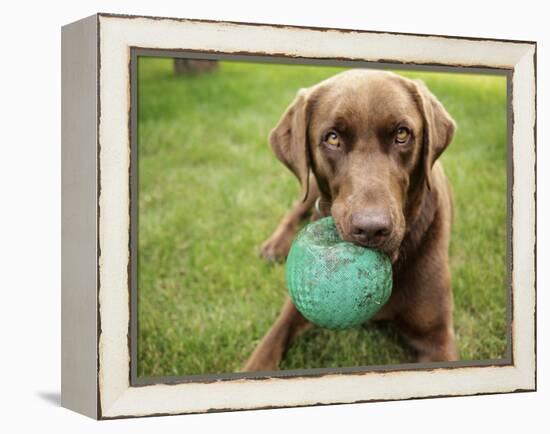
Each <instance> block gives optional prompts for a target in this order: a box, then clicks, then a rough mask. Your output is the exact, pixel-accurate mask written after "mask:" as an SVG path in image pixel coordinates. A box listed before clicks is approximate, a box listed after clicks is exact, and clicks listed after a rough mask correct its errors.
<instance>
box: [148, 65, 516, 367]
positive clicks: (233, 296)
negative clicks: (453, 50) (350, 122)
mask: <svg viewBox="0 0 550 434" xmlns="http://www.w3.org/2000/svg"><path fill="white" fill-rule="evenodd" d="M338 71H340V69H337V68H332V67H311V66H295V65H293V66H284V65H262V64H243V63H230V62H224V63H222V64H221V67H220V69H219V70H218V71H217V72H212V73H206V74H203V75H198V76H186V77H182V76H179V77H176V76H174V74H173V73H172V61H171V60H170V59H158V58H141V59H140V61H139V139H138V140H139V279H138V294H139V301H138V309H139V310H138V312H139V313H138V315H139V316H138V375H139V376H170V375H194V374H216V373H225V372H234V371H238V370H239V369H240V367H241V366H242V365H243V363H244V362H245V360H246V359H247V357H248V355H249V354H250V353H251V352H252V350H253V349H254V347H255V345H256V344H257V343H258V341H259V339H260V338H261V337H262V336H263V334H264V333H265V332H266V331H267V330H268V328H269V326H270V325H271V324H272V322H273V320H274V319H275V318H276V316H277V314H278V311H279V309H280V307H281V305H282V303H283V300H284V298H285V294H286V288H285V283H284V275H283V274H284V273H283V266H282V265H271V264H267V263H266V262H264V261H263V260H261V259H260V258H259V257H258V248H259V246H260V244H261V243H262V241H263V240H264V239H265V238H266V237H267V236H269V235H270V234H271V232H272V231H273V229H274V228H275V226H276V225H277V223H278V221H279V219H280V218H281V217H282V216H283V214H284V213H285V212H286V211H287V209H288V208H289V206H290V205H291V202H292V201H293V200H294V199H295V198H296V197H297V196H298V194H299V189H298V183H297V182H296V180H295V178H294V177H293V176H292V175H291V174H290V172H288V171H287V169H286V168H285V167H284V166H283V165H282V164H280V163H279V162H278V161H277V160H276V158H275V157H274V156H273V155H272V153H271V151H270V150H269V147H268V146H267V142H266V137H267V134H268V132H269V130H270V129H271V128H272V127H273V126H274V125H275V123H276V122H277V120H278V119H279V117H280V115H281V113H282V112H283V110H284V109H285V108H286V106H287V105H288V104H289V102H290V101H291V100H292V99H293V97H294V95H295V93H296V91H297V89H299V88H300V87H305V86H309V85H312V84H314V83H316V82H318V81H319V80H321V79H324V78H326V77H329V76H331V75H333V74H335V73H336V72H338ZM404 74H405V75H407V76H411V77H415V78H422V79H423V80H424V81H425V82H426V84H427V85H428V87H429V88H430V89H431V90H432V91H433V92H434V93H435V94H436V95H437V96H438V97H439V98H440V99H441V101H442V102H443V104H444V105H445V106H446V107H447V109H448V110H449V112H450V113H451V115H452V116H453V117H454V118H455V119H456V121H457V123H458V126H459V128H458V131H457V134H456V137H455V140H454V141H453V143H452V145H451V146H450V147H449V149H448V150H447V151H446V152H445V154H444V155H443V157H442V160H443V162H444V166H445V169H446V172H447V174H448V176H449V178H450V179H451V182H452V184H453V187H454V192H455V202H456V221H455V225H454V227H453V235H452V243H451V262H452V270H453V286H454V294H455V326H456V335H457V342H458V346H459V349H460V354H461V357H462V359H465V360H474V359H475V360H479V359H488V358H501V357H504V355H505V350H506V261H505V255H506V81H505V78H503V77H493V76H486V75H485V76H474V75H458V74H435V73H416V72H415V73H412V72H408V73H404ZM411 361H414V353H413V352H412V351H411V350H410V349H409V348H408V347H407V345H406V344H405V343H404V342H403V341H402V340H401V338H400V337H399V335H398V334H397V333H396V331H395V330H394V329H393V328H392V327H391V326H388V325H386V326H376V325H369V326H368V327H361V328H357V329H352V330H348V331H339V332H333V331H328V330H323V329H319V328H314V329H312V330H310V331H308V332H306V333H305V334H304V335H302V336H301V337H300V338H298V339H297V341H296V342H295V343H294V344H293V345H292V347H291V348H290V350H289V352H288V353H287V356H286V358H285V360H284V362H283V365H282V368H283V369H298V368H319V367H344V366H364V365H372V364H389V363H402V362H411Z"/></svg>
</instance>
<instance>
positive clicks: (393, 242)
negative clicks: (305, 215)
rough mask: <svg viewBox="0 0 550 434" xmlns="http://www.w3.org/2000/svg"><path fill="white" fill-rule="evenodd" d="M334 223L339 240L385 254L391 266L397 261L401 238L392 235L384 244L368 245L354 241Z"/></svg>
mask: <svg viewBox="0 0 550 434" xmlns="http://www.w3.org/2000/svg"><path fill="white" fill-rule="evenodd" d="M334 223H335V225H336V230H337V231H338V235H340V238H341V239H342V240H344V241H348V242H350V243H353V244H355V245H356V246H360V247H364V248H369V249H375V250H378V251H380V252H382V253H385V254H386V255H388V257H389V258H390V261H391V263H392V264H394V263H395V262H397V260H398V259H399V248H400V246H401V237H399V236H396V235H394V234H392V236H390V237H389V238H388V239H387V240H386V241H385V242H384V243H382V244H380V245H372V244H370V243H367V242H361V241H358V240H356V239H354V238H353V237H352V236H351V235H350V234H349V233H348V232H347V231H345V230H344V229H343V228H342V225H341V224H340V223H339V222H338V221H337V220H336V219H334Z"/></svg>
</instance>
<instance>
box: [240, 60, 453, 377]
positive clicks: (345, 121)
mask: <svg viewBox="0 0 550 434" xmlns="http://www.w3.org/2000/svg"><path fill="white" fill-rule="evenodd" d="M454 130H455V122H454V121H453V120H452V119H451V117H450V116H449V114H448V113H447V111H446V110H445V109H444V108H443V106H442V105H441V104H440V103H439V101H438V100H437V99H436V98H435V97H434V95H433V94H432V93H430V91H429V90H428V89H427V88H426V87H425V86H424V85H423V84H422V83H420V82H417V81H413V80H409V79H406V78H404V77H401V76H399V75H396V74H393V73H389V72H381V71H365V70H352V71H347V72H343V73H341V74H338V75H336V76H334V77H332V78H330V79H328V80H325V81H323V82H321V83H319V84H317V85H315V86H313V87H311V88H308V89H302V90H300V91H299V92H298V95H297V97H296V99H295V100H294V102H293V103H292V104H291V105H290V107H289V108H288V109H287V110H286V112H285V113H284V115H283V117H282V118H281V120H280V121H279V123H278V124H277V126H276V127H275V128H274V129H273V131H271V134H270V136H269V142H270V144H271V146H272V148H273V151H274V152H275V155H276V156H277V157H278V158H279V160H281V161H282V162H283V163H284V164H285V165H286V166H287V167H288V168H289V169H290V170H291V171H292V172H293V173H294V174H295V175H296V177H297V178H298V180H299V181H300V184H301V187H302V195H303V197H302V199H301V200H299V201H298V202H297V203H296V204H295V205H294V207H293V209H292V210H291V211H290V213H289V214H288V215H287V216H285V218H284V219H283V220H282V222H281V223H280V224H279V227H278V228H277V229H276V231H275V232H274V234H273V235H272V236H271V237H270V238H269V239H268V240H267V241H266V242H265V243H264V245H263V246H262V255H263V256H264V257H266V258H267V259H276V258H281V257H285V256H286V254H287V253H288V250H289V247H290V243H291V241H292V239H293V237H294V235H295V232H296V230H297V228H298V225H299V223H300V221H301V220H302V219H303V218H305V217H306V216H307V214H308V212H309V211H310V209H311V208H312V207H313V205H314V203H315V202H316V201H317V200H318V202H317V203H318V206H317V209H318V212H316V213H314V218H319V217H321V216H328V215H332V217H333V218H334V221H335V223H336V226H337V228H338V231H339V233H340V236H341V237H342V238H343V239H344V240H348V241H351V242H354V243H356V244H359V245H363V246H368V247H373V248H377V249H379V250H381V251H384V252H386V253H387V254H388V255H389V256H390V258H391V259H392V262H393V293H392V296H391V298H390V300H389V302H388V303H387V304H386V305H385V306H384V307H383V308H382V310H381V311H380V312H379V313H378V314H377V315H376V317H375V319H376V320H379V319H384V320H392V321H393V322H394V323H395V324H396V326H397V327H398V328H399V330H400V331H401V332H402V333H403V335H404V336H405V337H406V338H407V339H408V341H409V342H410V343H411V345H412V346H413V347H414V348H415V349H416V350H417V351H418V355H419V360H420V361H449V360H456V359H457V351H456V349H455V344H454V332H453V297H452V290H451V276H450V270H449V258H448V247H449V236H450V230H451V221H452V197H451V190H450V185H449V183H448V181H447V178H446V177H445V174H444V173H443V169H442V167H441V165H440V164H439V163H438V162H436V160H437V158H438V157H439V156H440V155H441V153H442V152H443V151H444V150H445V148H446V147H447V146H448V145H449V143H450V142H451V139H452V137H453V133H454ZM318 198H319V199H318ZM309 326H310V323H309V322H308V321H307V320H306V319H305V318H304V317H303V316H302V315H301V314H300V313H299V312H298V311H297V310H296V308H295V307H294V306H293V305H292V302H291V301H290V299H287V301H286V303H285V305H284V306H283V310H282V312H281V314H280V316H279V318H278V319H277V320H276V322H275V324H274V325H273V326H272V328H271V329H270V331H269V332H268V333H267V335H266V336H265V337H264V338H263V340H262V341H261V342H260V344H259V345H258V347H257V348H256V350H255V351H254V353H253V354H252V356H251V357H250V359H249V360H248V362H247V363H246V365H245V367H244V370H246V371H269V370H274V369H277V367H278V365H279V362H280V361H281V359H282V357H283V355H284V352H285V350H286V348H287V347H288V345H289V344H290V342H291V340H292V339H293V338H294V337H295V336H296V335H297V334H299V333H300V332H302V331H304V330H305V329H306V328H308V327H309Z"/></svg>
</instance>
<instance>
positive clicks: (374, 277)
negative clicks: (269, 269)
mask: <svg viewBox="0 0 550 434" xmlns="http://www.w3.org/2000/svg"><path fill="white" fill-rule="evenodd" d="M286 281H287V286H288V291H289V294H290V297H291V299H292V301H293V303H294V305H295V306H296V308H297V309H298V310H299V311H300V312H301V313H302V315H303V316H304V317H306V318H307V319H308V320H309V321H311V322H313V323H315V324H317V325H318V326H321V327H325V328H329V329H346V328H351V327H355V326H358V325H360V324H362V323H364V322H365V321H367V320H369V319H370V318H372V317H373V316H374V315H375V314H376V313H377V312H378V311H379V310H380V309H381V308H382V306H383V305H384V304H385V303H386V302H387V301H388V299H389V298H390V295H391V290H392V266H391V261H390V259H389V258H388V256H387V255H386V254H385V253H382V252H379V251H377V250H373V249H369V248H366V247H361V246H358V245H355V244H353V243H350V242H347V241H342V239H341V238H340V236H339V235H338V231H337V230H336V226H335V224H334V220H333V219H332V217H326V218H323V219H320V220H317V221H315V222H313V223H310V224H309V225H307V226H306V227H305V228H304V229H302V230H301V231H300V232H299V234H298V235H297V236H296V238H295V239H294V241H293V243H292V246H291V248H290V251H289V254H288V258H287V262H286Z"/></svg>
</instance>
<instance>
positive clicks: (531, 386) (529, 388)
mask: <svg viewBox="0 0 550 434" xmlns="http://www.w3.org/2000/svg"><path fill="white" fill-rule="evenodd" d="M117 17H118V16H117ZM132 18H134V17H132ZM145 18H151V17H145ZM182 21H189V20H182ZM215 23H217V24H219V23H222V22H215ZM234 24H236V25H238V24H239V23H234ZM282 27H287V26H282ZM293 28H294V29H304V28H302V27H293ZM305 29H306V30H307V28H305ZM329 30H330V29H329ZM363 32H366V33H371V32H368V31H363ZM381 33H386V32H381ZM415 36H416V35H415ZM420 36H427V37H429V36H432V35H420ZM450 39H454V38H453V37H450ZM476 40H477V39H476ZM483 40H485V39H483ZM497 41H498V42H502V40H497ZM512 42H516V41H512ZM528 44H530V45H529V46H528V47H526V48H527V49H526V51H529V50H530V49H531V48H532V49H533V53H532V55H533V59H534V62H535V65H536V43H532V44H531V43H528ZM533 72H534V75H533V77H532V78H533V85H534V96H535V98H536V67H535V68H534V71H533ZM530 78H531V77H530ZM512 111H513V110H512ZM533 127H534V134H535V137H534V152H535V167H534V169H535V170H536V106H535V107H534V124H533ZM534 188H535V193H536V177H535V186H534ZM535 202H536V198H535ZM535 206H536V203H535ZM534 219H535V221H534V223H535V240H534V241H535V243H536V214H535V216H534ZM534 254H535V255H536V244H535V252H534ZM535 261H536V257H535ZM535 267H536V262H535ZM535 278H536V275H535ZM534 289H535V297H536V281H535V288H534ZM534 314H535V321H536V299H535V312H534ZM535 333H536V327H535ZM535 337H536V335H535ZM534 344H535V348H534V351H535V352H534V363H535V366H534V371H533V374H534V379H533V382H532V383H531V381H530V380H529V379H525V381H526V382H525V386H526V387H525V388H523V387H519V388H517V389H515V390H506V391H503V392H500V391H497V392H481V393H480V394H490V393H509V392H513V391H532V390H536V340H535V341H534ZM98 350H99V348H98ZM131 388H132V387H129V389H131ZM473 394H477V393H473ZM466 395H471V394H466ZM436 396H441V395H436ZM448 396H465V395H464V394H460V395H448ZM424 397H431V395H427V396H418V397H411V398H394V399H415V398H418V399H421V398H424ZM380 400H386V399H368V400H360V401H349V402H371V401H380ZM334 403H335V404H336V403H338V402H334ZM342 403H343V402H342ZM321 404H325V403H321V402H320V403H317V404H305V405H321ZM326 404H330V403H326ZM284 406H285V405H276V406H274V407H276V408H279V407H284ZM288 406H299V405H295V404H289V405H288ZM260 408H266V407H260ZM241 409H252V408H248V407H247V408H235V409H232V408H231V409H230V408H223V409H208V410H206V411H227V410H241ZM107 413H110V412H107ZM188 413H195V411H182V412H178V413H173V412H169V413H155V414H154V415H160V414H188ZM147 415H149V414H139V415H134V414H132V415H127V414H119V415H113V414H110V415H107V414H105V415H104V416H101V415H100V417H101V418H103V419H108V418H109V419H110V418H119V417H136V416H147Z"/></svg>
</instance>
